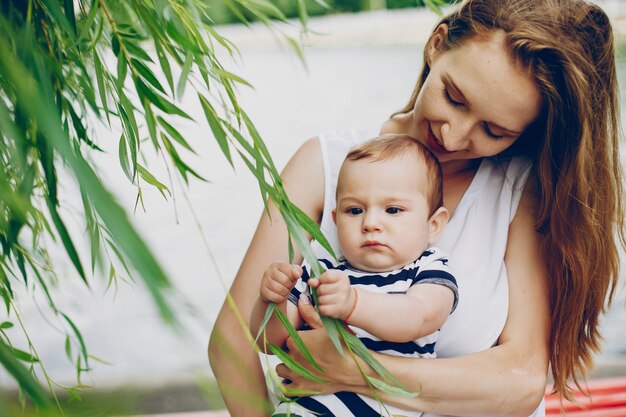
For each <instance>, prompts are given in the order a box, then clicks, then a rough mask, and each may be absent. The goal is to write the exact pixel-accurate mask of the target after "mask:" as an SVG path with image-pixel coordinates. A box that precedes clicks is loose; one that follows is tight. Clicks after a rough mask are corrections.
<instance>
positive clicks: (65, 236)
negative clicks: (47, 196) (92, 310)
mask: <svg viewBox="0 0 626 417" xmlns="http://www.w3.org/2000/svg"><path fill="white" fill-rule="evenodd" d="M47 202H48V211H49V212H50V217H51V218H52V222H53V223H54V226H55V227H56V229H57V232H58V233H59V237H60V238H61V242H62V243H63V246H64V247H65V252H67V255H68V256H69V258H70V260H71V261H72V263H73V264H74V268H76V271H77V272H78V274H79V275H80V277H81V279H82V280H83V282H84V283H85V284H86V285H87V286H88V287H89V282H88V281H87V276H86V275H85V270H84V269H83V265H82V263H81V262H80V258H79V256H78V252H77V251H76V246H75V245H74V242H73V241H72V238H71V237H70V234H69V232H68V230H67V227H65V223H63V220H62V219H61V216H59V213H58V212H57V208H56V207H55V204H54V202H52V201H50V200H47Z"/></svg>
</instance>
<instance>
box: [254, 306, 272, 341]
mask: <svg viewBox="0 0 626 417" xmlns="http://www.w3.org/2000/svg"><path fill="white" fill-rule="evenodd" d="M274 310H276V303H268V304H267V308H266V309H265V315H264V316H263V320H261V324H260V325H259V332H258V333H257V334H256V337H255V338H254V343H258V341H259V337H261V335H262V334H263V331H264V330H265V327H266V326H267V323H268V322H269V321H270V319H271V318H272V313H274Z"/></svg>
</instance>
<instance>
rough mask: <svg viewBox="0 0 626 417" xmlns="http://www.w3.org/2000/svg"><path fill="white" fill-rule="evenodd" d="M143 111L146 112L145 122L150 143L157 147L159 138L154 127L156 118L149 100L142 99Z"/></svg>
mask: <svg viewBox="0 0 626 417" xmlns="http://www.w3.org/2000/svg"><path fill="white" fill-rule="evenodd" d="M141 104H142V105H143V108H144V111H145V112H146V113H145V114H146V123H147V125H148V134H149V135H150V140H151V141H152V145H154V149H159V148H160V146H159V140H158V139H157V127H156V119H155V117H154V112H153V111H152V106H151V105H150V102H148V101H147V100H144V101H142V103H141Z"/></svg>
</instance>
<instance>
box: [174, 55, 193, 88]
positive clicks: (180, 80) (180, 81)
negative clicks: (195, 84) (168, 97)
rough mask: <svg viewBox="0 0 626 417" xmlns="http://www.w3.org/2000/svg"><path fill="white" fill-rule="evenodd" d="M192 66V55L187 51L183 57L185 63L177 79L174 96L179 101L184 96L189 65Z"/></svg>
mask: <svg viewBox="0 0 626 417" xmlns="http://www.w3.org/2000/svg"><path fill="white" fill-rule="evenodd" d="M192 64H193V53H192V52H191V51H187V54H186V55H185V63H184V64H183V68H182V70H181V73H180V77H179V78H178V85H177V87H176V96H177V97H178V99H179V100H180V99H181V98H182V97H183V95H184V94H185V87H186V86H187V78H188V77H189V72H190V71H191V65H192Z"/></svg>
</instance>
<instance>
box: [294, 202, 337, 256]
mask: <svg viewBox="0 0 626 417" xmlns="http://www.w3.org/2000/svg"><path fill="white" fill-rule="evenodd" d="M289 207H290V209H291V212H292V213H293V214H294V216H295V217H296V220H297V222H298V224H299V225H300V226H301V227H302V228H303V229H304V230H306V232H307V233H308V234H310V235H311V237H312V238H313V239H315V240H316V241H317V242H319V244H321V245H322V247H323V248H324V249H325V250H326V251H328V253H329V254H331V256H332V257H333V258H334V259H337V255H336V254H335V252H334V251H333V248H332V246H330V243H329V242H328V240H327V239H326V236H324V234H323V233H322V231H321V230H320V226H319V224H317V222H315V221H313V220H312V219H311V218H310V217H309V216H308V215H307V214H306V213H305V212H303V211H302V210H300V208H299V207H298V206H296V205H295V204H293V203H291V202H289Z"/></svg>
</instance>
